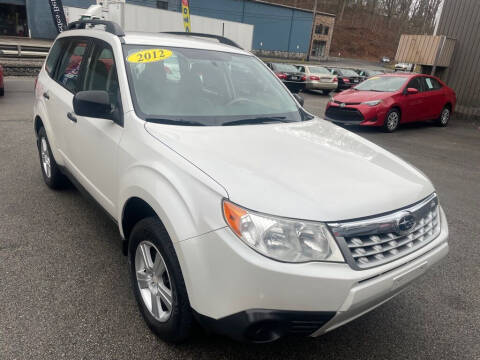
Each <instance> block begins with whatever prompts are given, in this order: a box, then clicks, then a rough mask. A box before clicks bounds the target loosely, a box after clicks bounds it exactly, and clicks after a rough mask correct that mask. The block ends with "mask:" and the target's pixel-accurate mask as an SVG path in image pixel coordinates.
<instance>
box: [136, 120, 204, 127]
mask: <svg viewBox="0 0 480 360" xmlns="http://www.w3.org/2000/svg"><path fill="white" fill-rule="evenodd" d="M145 121H148V122H151V123H155V124H166V125H180V126H205V124H203V123H201V122H198V121H193V120H183V119H177V120H175V119H161V118H147V119H145Z"/></svg>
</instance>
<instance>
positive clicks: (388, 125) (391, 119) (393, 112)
mask: <svg viewBox="0 0 480 360" xmlns="http://www.w3.org/2000/svg"><path fill="white" fill-rule="evenodd" d="M398 125H400V111H399V110H398V109H390V110H389V111H388V113H387V116H385V121H384V122H383V131H385V132H389V133H391V132H394V131H395V130H397V129H398Z"/></svg>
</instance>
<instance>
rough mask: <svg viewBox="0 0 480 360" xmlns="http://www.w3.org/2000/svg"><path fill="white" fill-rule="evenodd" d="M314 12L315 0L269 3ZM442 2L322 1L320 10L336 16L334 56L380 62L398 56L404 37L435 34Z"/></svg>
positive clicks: (319, 4) (284, 0) (274, 1)
mask: <svg viewBox="0 0 480 360" xmlns="http://www.w3.org/2000/svg"><path fill="white" fill-rule="evenodd" d="M268 2H271V3H276V4H281V5H288V6H294V7H298V8H302V9H309V10H312V9H313V4H314V0H268ZM439 3H440V0H415V2H413V0H389V1H380V0H363V1H356V0H350V1H349V0H318V5H317V6H318V7H317V10H318V11H322V12H327V13H331V14H334V15H336V21H335V28H334V31H333V39H332V45H331V48H330V56H341V57H345V58H354V59H365V60H374V61H375V60H379V59H380V58H381V57H382V56H388V57H390V58H391V59H393V58H394V57H395V53H396V50H397V46H398V41H399V39H400V35H401V34H422V33H431V32H432V31H433V27H434V19H435V14H436V12H437V9H438V5H439Z"/></svg>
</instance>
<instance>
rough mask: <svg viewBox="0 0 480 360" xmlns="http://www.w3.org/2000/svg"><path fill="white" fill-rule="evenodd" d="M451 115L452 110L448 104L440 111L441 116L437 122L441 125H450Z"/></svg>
mask: <svg viewBox="0 0 480 360" xmlns="http://www.w3.org/2000/svg"><path fill="white" fill-rule="evenodd" d="M450 117H451V111H450V108H449V107H448V106H445V107H444V108H443V110H442V112H441V113H440V117H439V118H438V119H437V121H436V124H437V125H438V126H441V127H445V126H447V125H448V123H449V121H450Z"/></svg>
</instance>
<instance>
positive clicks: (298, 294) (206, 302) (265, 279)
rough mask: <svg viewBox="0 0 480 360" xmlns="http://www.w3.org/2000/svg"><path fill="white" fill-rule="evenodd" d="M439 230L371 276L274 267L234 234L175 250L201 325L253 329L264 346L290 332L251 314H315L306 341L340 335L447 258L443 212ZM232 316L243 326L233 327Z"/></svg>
mask: <svg viewBox="0 0 480 360" xmlns="http://www.w3.org/2000/svg"><path fill="white" fill-rule="evenodd" d="M441 224H442V228H441V231H440V234H439V236H438V237H437V238H436V239H434V240H432V241H431V242H430V243H429V244H427V245H425V246H424V247H422V248H421V249H419V250H418V251H416V252H414V253H411V254H409V255H406V256H404V257H402V258H400V259H397V260H395V261H392V262H391V263H387V264H385V265H382V266H378V267H375V268H371V269H366V270H353V269H352V268H351V267H350V266H349V265H347V264H345V263H325V262H310V263H303V264H290V263H281V262H278V261H274V260H271V259H268V258H266V257H264V256H262V255H260V254H258V253H256V252H255V251H253V250H252V249H250V248H249V247H248V246H247V245H245V244H244V243H243V242H242V241H241V240H239V239H238V238H237V237H236V236H235V235H234V234H233V233H232V231H231V230H230V229H229V228H222V229H219V230H216V231H212V232H210V233H207V234H205V235H202V236H199V237H196V238H192V239H188V240H184V241H181V242H179V243H176V244H175V246H176V250H177V254H178V255H179V260H180V264H181V266H182V271H183V275H184V278H185V283H186V286H187V291H188V295H189V299H190V304H191V306H192V308H193V309H194V311H195V312H196V313H198V314H199V316H198V318H199V319H200V320H201V323H203V324H205V325H206V327H207V328H210V329H213V331H215V332H218V333H223V334H227V335H230V336H232V337H235V338H237V339H238V338H243V339H247V340H249V341H256V340H255V337H253V338H252V335H251V334H252V330H251V329H252V328H253V329H256V331H253V333H254V334H255V333H259V334H262V335H261V336H260V339H259V341H271V340H275V339H276V338H278V336H277V335H272V334H273V333H275V334H280V335H279V336H281V335H282V334H283V333H285V330H283V333H282V331H280V330H278V328H280V329H286V328H288V326H286V325H285V321H283V320H282V321H280V320H278V316H277V315H272V316H273V320H272V316H270V315H269V316H267V317H266V318H265V317H262V316H260V317H258V316H256V315H253V316H249V315H248V314H257V313H258V311H260V312H265V311H267V312H269V314H278V313H279V312H284V311H288V312H293V313H296V314H294V315H292V316H293V317H297V316H296V315H299V316H300V318H302V319H304V317H303V316H304V314H305V312H312V313H311V314H312V321H318V323H316V326H318V328H317V329H316V330H313V328H311V327H310V328H308V332H309V334H311V335H313V336H318V335H321V334H323V333H325V332H327V331H330V330H332V329H335V328H336V327H338V326H341V325H343V324H344V323H346V322H348V321H351V320H353V319H355V318H356V317H358V316H360V315H362V314H364V313H366V312H368V311H370V310H371V309H373V308H375V307H377V306H379V305H380V304H382V303H383V302H385V301H387V300H388V299H390V298H392V297H393V296H395V295H396V294H398V293H399V292H400V291H401V290H402V289H403V288H404V287H405V286H406V285H407V284H409V283H410V282H411V281H413V280H414V279H415V278H417V277H419V276H420V275H422V274H423V273H424V272H425V271H427V269H428V268H430V267H431V266H432V265H434V264H435V263H437V262H438V261H439V260H440V259H442V258H443V257H445V256H446V255H447V253H448V243H447V239H448V226H447V223H446V219H445V215H444V213H443V211H441ZM259 309H260V310H259ZM238 314H240V315H238ZM264 314H265V313H264ZM302 314H303V315H302ZM334 314H335V316H333V315H334ZM232 316H233V318H240V319H241V321H234V322H233V323H232V322H230V321H228V319H229V318H230V319H231V318H232ZM318 317H320V318H318ZM225 319H227V320H225ZM245 319H246V320H245ZM202 320H203V321H202ZM300 321H306V320H300ZM322 321H323V322H324V324H322ZM212 324H213V325H212ZM222 324H229V325H228V326H223V325H222ZM232 324H233V325H232ZM258 324H264V325H265V324H266V328H267V329H268V328H270V329H273V330H272V331H270V335H269V336H271V338H269V337H268V336H267V337H265V336H266V335H265V331H267V330H265V328H264V327H262V326H259V325H258ZM275 324H282V325H279V326H278V327H277V326H274V325H275ZM232 326H233V328H232ZM310 331H311V332H310ZM286 332H288V331H286ZM262 339H263V340H262ZM265 339H266V340H265Z"/></svg>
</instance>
